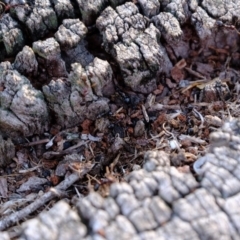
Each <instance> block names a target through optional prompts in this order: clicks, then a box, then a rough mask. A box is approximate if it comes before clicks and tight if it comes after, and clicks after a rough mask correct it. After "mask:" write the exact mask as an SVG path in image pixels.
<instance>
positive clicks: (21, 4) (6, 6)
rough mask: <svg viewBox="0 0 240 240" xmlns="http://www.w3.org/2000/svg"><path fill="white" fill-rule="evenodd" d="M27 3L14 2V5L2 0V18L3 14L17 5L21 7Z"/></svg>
mask: <svg viewBox="0 0 240 240" xmlns="http://www.w3.org/2000/svg"><path fill="white" fill-rule="evenodd" d="M25 5H26V4H25V3H19V4H14V5H10V4H5V3H4V2H1V1H0V18H2V16H3V15H4V14H5V13H6V12H8V11H9V10H10V9H11V8H15V7H19V6H25Z"/></svg>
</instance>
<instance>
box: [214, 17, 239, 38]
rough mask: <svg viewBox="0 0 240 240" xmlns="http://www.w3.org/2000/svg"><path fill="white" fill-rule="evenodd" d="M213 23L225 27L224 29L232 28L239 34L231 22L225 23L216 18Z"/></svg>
mask: <svg viewBox="0 0 240 240" xmlns="http://www.w3.org/2000/svg"><path fill="white" fill-rule="evenodd" d="M215 24H216V26H217V27H223V28H226V29H230V30H234V31H236V33H237V34H238V35H240V32H239V31H238V29H237V28H236V26H234V25H233V24H225V23H224V22H223V21H221V20H217V21H216V23H215Z"/></svg>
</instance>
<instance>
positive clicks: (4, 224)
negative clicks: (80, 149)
mask: <svg viewBox="0 0 240 240" xmlns="http://www.w3.org/2000/svg"><path fill="white" fill-rule="evenodd" d="M91 166H92V165H91V164H88V163H87V164H84V165H83V167H82V168H81V169H80V170H79V171H77V172H74V173H72V174H71V175H70V176H68V177H67V178H66V179H65V180H64V181H62V182H61V183H60V184H58V185H57V186H56V187H54V188H51V189H50V190H49V191H48V192H47V193H45V194H43V195H42V196H41V197H40V198H38V199H37V200H36V201H34V202H33V203H31V204H30V205H28V206H26V207H25V208H23V209H21V210H20V211H18V212H15V213H13V214H11V215H9V216H7V217H4V218H2V219H1V220H0V231H3V230H5V229H6V228H9V227H11V226H13V225H15V224H16V223H17V222H19V221H21V220H22V219H24V218H25V217H27V216H28V215H29V214H31V213H33V212H34V211H36V210H37V209H38V208H40V207H42V206H43V205H44V204H46V203H47V202H49V201H50V200H52V199H53V198H55V197H58V196H59V195H61V192H62V191H65V190H66V189H68V188H69V187H70V186H72V184H73V183H75V182H76V181H77V180H79V179H80V178H82V177H83V176H84V175H85V174H86V173H87V172H89V171H90V170H91Z"/></svg>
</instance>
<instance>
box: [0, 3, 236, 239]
mask: <svg viewBox="0 0 240 240" xmlns="http://www.w3.org/2000/svg"><path fill="white" fill-rule="evenodd" d="M138 2H139V4H138V5H135V4H133V3H132V2H130V1H124V0H118V1H114V0H111V1H104V0H99V1H82V0H78V1H76V5H74V4H73V1H68V0H64V1H57V0H52V1H50V0H44V1H43V0H36V1H20V0H19V1H18V0H14V1H6V3H9V4H11V5H13V4H25V3H26V4H27V5H24V6H15V7H12V8H11V9H10V12H9V13H4V14H3V15H2V16H1V18H0V41H1V45H0V50H1V51H0V59H1V60H3V59H5V58H6V57H11V56H12V57H13V58H14V56H15V55H17V56H16V58H15V59H14V60H13V61H14V62H13V64H11V63H10V62H6V61H5V62H2V63H1V65H0V86H1V91H0V132H1V135H3V137H4V138H3V139H7V138H8V137H13V138H14V137H17V136H32V135H33V134H41V133H43V132H44V131H45V130H48V123H49V121H50V116H49V110H51V111H52V112H53V113H54V116H55V117H56V121H57V123H58V124H59V125H61V126H62V127H70V126H75V125H78V124H79V123H81V121H83V120H84V119H85V118H89V119H92V120H96V118H98V117H100V116H101V115H102V114H104V113H106V112H108V111H109V105H108V101H109V100H108V99H107V97H108V94H109V92H110V90H111V91H114V88H113V84H112V79H113V78H114V73H113V71H112V69H111V67H110V62H107V61H106V60H105V59H107V58H104V59H99V58H95V56H94V54H93V53H92V52H90V51H89V49H90V48H91V46H88V38H87V36H88V34H90V33H89V31H88V30H90V32H91V29H92V28H93V29H94V26H90V25H92V24H93V25H94V24H96V27H97V29H98V31H99V33H100V35H101V37H102V47H103V49H104V50H105V51H106V53H108V54H110V55H111V57H112V59H113V60H114V61H115V63H116V64H117V65H118V67H119V68H120V72H121V76H122V80H123V81H124V83H125V86H127V87H129V88H131V89H132V90H134V91H137V92H141V93H149V92H151V91H153V90H155V89H156V87H157V79H158V78H159V76H160V74H166V75H169V71H170V69H171V67H172V65H174V64H175V63H176V61H177V60H178V59H180V58H186V57H187V56H188V55H189V52H190V51H191V50H196V49H201V48H202V55H203V56H209V55H210V54H211V51H210V50H209V47H210V46H212V45H214V46H215V47H216V48H221V49H222V48H225V47H226V46H228V47H229V48H228V49H229V51H230V52H232V53H234V54H235V53H238V51H239V46H238V45H239V44H238V43H239V32H238V31H237V28H238V26H237V24H236V28H235V25H234V24H235V19H236V18H237V19H239V18H240V10H239V9H240V2H239V1H233V0H229V1H217V0H204V1H197V0H190V1H187V0H164V1H155V0H149V1H144V0H139V1H138ZM159 5H160V8H159ZM139 9H140V10H139ZM159 9H160V10H159ZM141 13H142V14H141ZM78 18H79V19H80V20H78ZM69 19H71V20H69ZM60 23H61V25H60ZM84 24H85V25H86V26H88V27H89V28H88V30H87V28H86V27H85V26H84ZM187 24H189V25H190V28H191V29H193V32H196V33H197V36H196V40H195V41H194V42H193V43H190V42H188V40H187V36H186V35H185V32H184V30H188V29H186V28H185V26H186V25H187ZM224 24H225V25H227V27H223V25H224ZM59 25H60V26H59ZM49 36H51V37H49ZM163 40H164V41H163ZM26 42H27V43H31V44H29V46H25V43H26ZM163 42H164V44H162V43H163ZM31 46H32V47H31ZM237 61H239V60H237ZM237 64H238V62H237ZM71 66H72V67H71ZM199 66H200V65H199V64H198V67H199ZM224 74H226V73H225V72H224V73H223V72H222V73H221V74H220V75H222V76H223V75H224ZM224 76H225V75H224ZM234 79H235V80H237V79H238V76H234ZM36 83H38V84H39V86H40V88H39V89H40V90H36V89H35V88H34V87H33V86H35V85H36ZM109 86H110V88H108V87H109ZM223 87H224V86H223ZM206 90H208V89H206ZM210 90H211V89H210ZM225 90H226V93H227V92H228V91H229V90H228V89H227V88H226V89H225ZM202 99H203V100H205V101H208V100H207V99H208V97H207V96H206V94H205V93H204V92H203V93H202ZM213 100H216V99H215V98H214V99H213ZM211 101H212V99H211ZM96 109H97V110H96ZM102 119H103V118H102ZM99 121H100V119H99ZM239 125H240V123H239V121H237V120H234V121H232V122H230V123H226V124H225V125H224V127H223V129H222V131H220V132H217V133H215V134H212V136H211V139H212V140H211V141H212V145H211V146H212V147H211V149H210V152H209V153H208V154H207V155H206V156H204V157H203V158H200V159H199V160H197V161H196V163H195V164H194V169H195V170H196V172H197V173H198V175H199V176H198V177H199V181H196V180H195V178H194V177H193V176H192V175H191V174H183V173H180V172H178V171H177V169H176V168H174V167H171V166H170V160H169V157H168V156H167V154H166V153H163V152H154V151H150V152H147V153H146V154H145V161H146V162H145V165H144V169H141V170H137V171H133V172H132V173H131V174H130V175H129V176H128V177H127V180H126V183H116V184H113V185H112V186H111V191H110V196H109V197H108V198H106V199H104V198H102V197H100V196H99V195H97V194H96V193H91V194H90V195H89V196H87V197H86V198H83V199H81V200H79V203H78V204H77V210H78V214H77V213H76V211H75V210H74V209H72V210H71V209H70V207H69V206H68V205H67V203H59V205H56V206H54V207H53V208H52V209H51V210H50V211H49V212H48V213H42V214H40V215H39V217H37V218H35V219H34V220H30V221H29V222H27V223H25V224H24V225H23V227H22V234H21V237H20V238H19V239H44V238H45V239H66V238H71V239H75V238H76V239H79V238H82V239H84V238H86V239H93V238H94V239H119V236H120V239H174V240H175V239H239V236H240V225H239V222H240V212H239V209H240V208H239V202H240V183H239V180H240V178H239V169H240V168H239V166H240V163H239V157H238V156H239V149H240V146H239V142H240V139H239V134H238V133H239ZM8 141H10V140H2V139H1V146H3V147H1V151H2V154H1V155H2V156H3V157H2V158H1V160H0V164H1V166H3V165H5V164H8V162H9V161H10V159H11V158H12V155H9V153H8V152H9V149H12V151H11V152H12V153H13V152H14V150H13V148H12V145H11V143H10V142H8ZM116 145H117V146H118V147H119V146H120V145H121V144H116ZM112 148H113V149H114V146H112ZM6 152H7V154H6ZM60 208H61V209H62V212H61V211H60V210H59V209H60ZM139 219H141V221H139ZM0 238H1V239H7V234H5V233H0Z"/></svg>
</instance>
